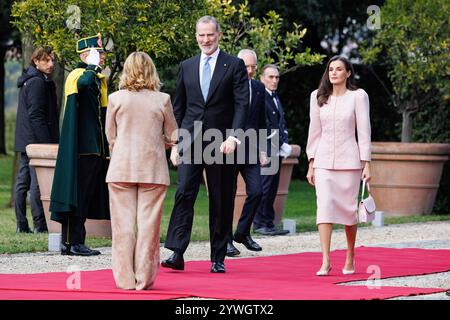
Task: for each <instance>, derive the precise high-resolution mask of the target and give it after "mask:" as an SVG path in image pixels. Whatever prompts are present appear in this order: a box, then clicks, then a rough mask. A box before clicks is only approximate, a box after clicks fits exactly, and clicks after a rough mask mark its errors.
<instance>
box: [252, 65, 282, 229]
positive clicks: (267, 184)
mask: <svg viewBox="0 0 450 320" xmlns="http://www.w3.org/2000/svg"><path fill="white" fill-rule="evenodd" d="M261 82H262V83H263V84H264V86H265V87H266V92H265V104H266V125H267V131H268V134H269V136H268V138H267V139H268V144H271V145H272V146H276V147H277V149H278V150H279V151H278V152H277V154H275V155H271V154H270V150H271V149H272V148H269V147H268V148H267V150H268V156H269V157H270V158H271V161H279V166H278V170H277V172H276V173H275V174H273V175H264V174H263V175H262V184H263V196H262V198H261V202H260V205H259V207H258V210H257V212H256V215H255V219H254V220H253V230H254V231H255V233H259V234H263V235H269V236H274V235H285V234H288V233H289V231H288V230H279V229H276V228H275V225H274V223H273V222H274V219H275V209H274V202H275V198H276V195H277V190H278V183H279V181H280V165H281V158H282V157H285V158H286V157H288V156H289V155H290V153H291V147H290V146H289V144H288V131H287V127H286V121H285V119H284V111H283V106H282V105H281V102H280V99H279V98H278V94H277V89H278V83H279V82H280V71H279V70H278V67H277V66H276V65H273V64H268V65H265V66H264V67H263V69H262V70H261Z"/></svg>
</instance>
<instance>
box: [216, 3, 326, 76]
mask: <svg viewBox="0 0 450 320" xmlns="http://www.w3.org/2000/svg"><path fill="white" fill-rule="evenodd" d="M208 2H209V4H210V14H211V15H213V16H215V17H217V18H218V20H219V21H220V22H221V27H222V31H223V34H224V36H223V39H222V42H221V47H223V49H224V50H225V51H227V52H229V53H232V54H237V53H238V52H239V50H241V49H245V48H252V49H253V50H254V51H255V52H256V54H257V56H258V66H259V69H261V67H262V66H264V65H265V64H269V63H270V64H276V65H277V66H278V67H279V68H280V72H281V73H282V74H283V73H286V72H289V71H293V70H294V69H296V68H298V67H300V66H311V65H315V64H317V63H320V62H322V60H323V58H324V57H325V56H324V55H320V54H317V53H312V52H311V50H310V49H309V48H302V38H303V37H304V36H305V34H306V32H307V29H306V28H303V27H302V26H301V24H298V23H295V22H294V23H293V24H292V29H291V30H290V31H286V32H282V25H283V18H282V17H281V16H280V14H278V13H277V12H275V11H274V10H270V11H268V12H267V13H266V15H265V17H263V18H257V17H252V16H251V14H250V7H249V4H248V1H247V0H246V1H245V2H241V3H238V4H234V3H233V1H231V0H208Z"/></svg>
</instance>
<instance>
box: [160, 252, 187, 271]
mask: <svg viewBox="0 0 450 320" xmlns="http://www.w3.org/2000/svg"><path fill="white" fill-rule="evenodd" d="M161 265H162V266H163V267H164V268H172V269H174V270H184V259H183V255H181V254H178V253H176V252H174V253H172V255H171V256H170V257H169V258H168V259H166V260H164V261H163V262H161Z"/></svg>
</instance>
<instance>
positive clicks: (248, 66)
mask: <svg viewBox="0 0 450 320" xmlns="http://www.w3.org/2000/svg"><path fill="white" fill-rule="evenodd" d="M245 67H246V68H251V69H257V68H258V66H257V65H256V64H248V65H246V66H245Z"/></svg>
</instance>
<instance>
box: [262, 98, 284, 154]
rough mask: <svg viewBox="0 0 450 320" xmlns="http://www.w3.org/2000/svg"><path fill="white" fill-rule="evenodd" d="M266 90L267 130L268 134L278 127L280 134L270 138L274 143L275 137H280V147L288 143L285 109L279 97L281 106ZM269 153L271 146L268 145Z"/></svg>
mask: <svg viewBox="0 0 450 320" xmlns="http://www.w3.org/2000/svg"><path fill="white" fill-rule="evenodd" d="M264 91H265V97H266V124H267V132H268V135H270V134H271V132H272V129H278V130H279V134H276V135H275V136H273V137H272V138H271V139H269V140H270V141H271V142H272V143H273V141H274V140H273V139H279V147H281V145H282V144H283V143H288V131H287V126H286V121H285V119H284V110H283V106H282V105H281V102H280V100H279V99H278V105H279V108H277V106H276V105H275V102H273V98H272V96H271V95H270V94H269V93H268V92H267V90H264ZM268 155H270V148H269V147H268Z"/></svg>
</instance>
